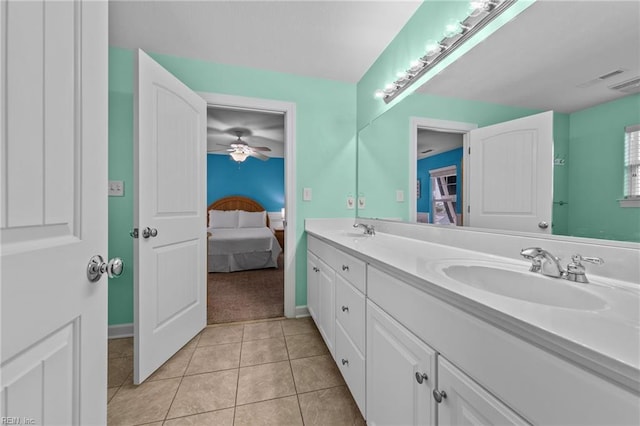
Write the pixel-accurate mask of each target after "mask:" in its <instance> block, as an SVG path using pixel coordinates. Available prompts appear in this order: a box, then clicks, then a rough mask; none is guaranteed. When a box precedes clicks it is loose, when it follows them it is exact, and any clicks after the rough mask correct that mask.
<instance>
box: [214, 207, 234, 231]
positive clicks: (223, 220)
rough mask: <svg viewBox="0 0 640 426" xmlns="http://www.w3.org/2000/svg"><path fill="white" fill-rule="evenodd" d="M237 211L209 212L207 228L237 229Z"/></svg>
mask: <svg viewBox="0 0 640 426" xmlns="http://www.w3.org/2000/svg"><path fill="white" fill-rule="evenodd" d="M237 227H238V210H229V211H224V210H209V228H214V229H215V228H237Z"/></svg>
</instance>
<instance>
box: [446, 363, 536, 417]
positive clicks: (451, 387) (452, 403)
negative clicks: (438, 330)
mask: <svg viewBox="0 0 640 426" xmlns="http://www.w3.org/2000/svg"><path fill="white" fill-rule="evenodd" d="M438 391H439V392H441V395H444V397H443V398H442V399H441V400H440V403H439V404H438V424H439V425H443V426H448V425H451V426H462V425H464V426H482V425H523V426H524V425H528V424H529V423H527V422H526V421H524V420H523V419H522V418H521V417H519V416H518V415H517V414H516V413H514V412H513V411H512V410H511V409H510V408H509V407H507V406H506V405H504V404H503V403H502V402H500V401H499V400H498V399H496V398H495V397H494V396H493V395H491V394H490V393H489V392H487V391H486V390H484V389H483V388H482V387H480V386H479V385H478V384H477V383H475V382H474V381H473V380H471V378H469V377H468V376H467V375H466V374H464V373H463V372H462V371H460V370H458V369H457V368H456V367H454V366H453V365H452V364H450V363H449V362H448V361H447V360H446V359H444V358H442V356H439V357H438Z"/></svg>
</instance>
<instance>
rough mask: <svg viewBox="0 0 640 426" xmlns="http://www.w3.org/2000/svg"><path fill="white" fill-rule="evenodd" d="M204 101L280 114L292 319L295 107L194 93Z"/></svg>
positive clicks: (287, 299)
mask: <svg viewBox="0 0 640 426" xmlns="http://www.w3.org/2000/svg"><path fill="white" fill-rule="evenodd" d="M196 93H198V95H200V96H202V98H203V99H204V100H205V101H207V105H208V106H211V105H215V106H222V107H232V108H247V109H257V110H265V111H277V112H282V113H284V132H285V133H284V134H285V139H284V140H285V150H284V158H285V162H284V164H285V169H284V191H285V210H286V212H287V220H286V225H285V226H286V231H285V233H284V237H285V242H284V315H285V316H286V317H287V318H294V317H295V316H296V280H295V273H296V270H295V259H296V229H297V228H296V170H295V158H296V143H295V142H296V104H295V103H294V102H283V101H275V100H271V99H262V98H250V97H245V96H234V95H225V94H221V93H207V92H196Z"/></svg>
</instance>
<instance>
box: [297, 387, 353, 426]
mask: <svg viewBox="0 0 640 426" xmlns="http://www.w3.org/2000/svg"><path fill="white" fill-rule="evenodd" d="M298 399H299V401H300V410H301V411H302V418H303V419H304V424H305V426H314V425H322V426H324V425H332V426H340V425H362V426H364V425H365V424H366V423H365V421H364V419H363V418H362V415H361V414H360V410H358V406H357V405H356V403H355V402H354V401H353V398H352V397H351V394H350V393H349V390H348V389H347V388H346V386H339V387H335V388H331V389H324V390H320V391H315V392H310V393H304V394H300V395H298Z"/></svg>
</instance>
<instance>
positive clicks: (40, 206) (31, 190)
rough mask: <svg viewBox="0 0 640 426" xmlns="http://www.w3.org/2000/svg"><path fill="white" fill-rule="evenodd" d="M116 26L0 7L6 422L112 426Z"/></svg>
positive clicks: (95, 15) (97, 11)
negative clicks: (103, 267)
mask: <svg viewBox="0 0 640 426" xmlns="http://www.w3.org/2000/svg"><path fill="white" fill-rule="evenodd" d="M107 16H108V4H107V2H94V1H64V2H56V1H39V2H35V1H18V0H16V1H6V0H2V1H0V40H1V41H0V44H1V45H2V47H1V48H0V55H1V64H2V66H1V68H0V76H1V78H0V80H1V81H2V82H1V83H0V111H1V113H0V129H2V130H1V131H0V134H1V135H2V143H1V151H0V176H2V177H0V205H1V206H2V208H1V209H0V210H1V211H0V228H1V230H0V240H1V246H0V253H1V257H0V263H1V264H2V266H1V268H0V271H1V276H0V282H1V283H2V295H1V297H0V300H1V306H0V312H1V318H0V324H2V329H1V332H0V335H1V336H2V345H1V346H0V348H1V361H0V362H1V366H0V371H1V372H2V373H1V377H0V380H1V382H0V423H2V424H38V425H43V424H49V425H51V424H53V425H72V424H73V425H100V424H105V423H106V417H107V416H106V414H107V409H106V408H107V407H106V401H107V400H106V390H107V388H106V386H107V285H108V282H107V281H108V279H107V277H106V275H103V276H102V278H101V279H99V280H97V281H95V282H91V281H90V280H89V278H88V275H87V266H88V263H89V259H90V258H91V257H92V256H94V255H100V256H102V257H103V258H104V259H105V260H106V256H107V210H108V208H107V155H108V152H107V131H108V129H107V119H108V110H107V94H108V92H107V90H108V75H107V74H108V51H107V46H108V23H107ZM115 255H117V253H115Z"/></svg>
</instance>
